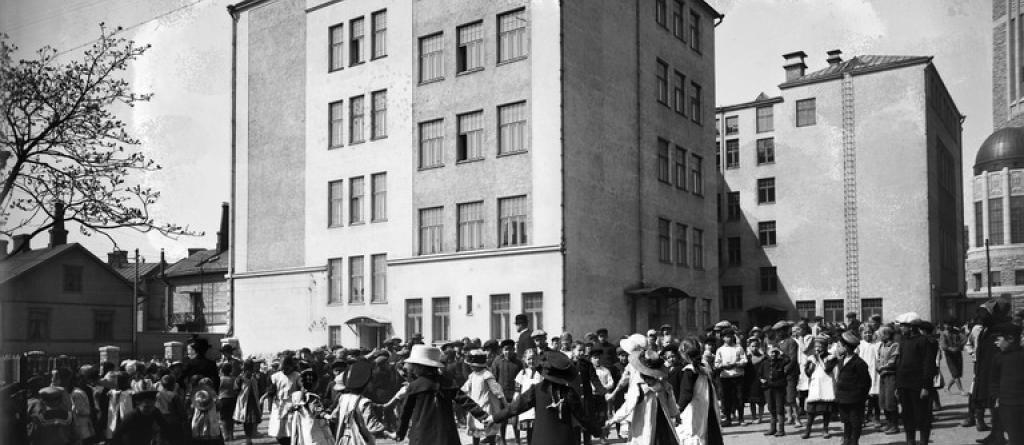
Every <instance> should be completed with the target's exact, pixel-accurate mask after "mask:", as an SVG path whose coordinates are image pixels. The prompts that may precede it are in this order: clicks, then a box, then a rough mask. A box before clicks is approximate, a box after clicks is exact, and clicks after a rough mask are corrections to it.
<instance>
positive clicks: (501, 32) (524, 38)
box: [494, 8, 530, 65]
mask: <svg viewBox="0 0 1024 445" xmlns="http://www.w3.org/2000/svg"><path fill="white" fill-rule="evenodd" d="M520 14H521V15H522V16H521V17H517V18H518V19H519V20H521V21H522V23H523V25H522V26H519V27H515V28H508V29H504V28H503V27H502V21H501V19H502V18H503V17H506V16H512V15H520ZM529 23H530V22H529V19H527V18H526V8H516V9H512V10H509V11H505V12H503V13H501V14H498V15H497V16H496V18H495V24H496V26H495V29H496V31H497V34H498V39H497V45H496V47H495V51H494V52H495V57H496V58H497V64H498V65H504V64H506V63H512V62H516V61H519V60H523V59H526V58H527V57H529V55H530V52H529V48H530V42H529V32H528V31H527V28H528V27H529ZM506 34H519V35H518V36H511V37H510V38H515V37H518V38H519V39H521V40H520V42H519V47H520V48H521V52H520V53H519V54H514V55H508V54H505V53H504V52H503V51H502V50H501V47H502V44H503V43H504V40H503V38H504V37H505V35H506Z"/></svg>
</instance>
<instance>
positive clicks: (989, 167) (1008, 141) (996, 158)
mask: <svg viewBox="0 0 1024 445" xmlns="http://www.w3.org/2000/svg"><path fill="white" fill-rule="evenodd" d="M1003 167H1008V168H1019V167H1024V128H1020V127H1006V128H1003V129H1000V130H996V131H995V132H994V133H992V134H991V135H989V137H988V138H986V139H985V142H983V143H982V144H981V148H979V149H978V155H977V157H975V158H974V174H976V175H977V174H981V172H985V171H998V170H1002V169H1003Z"/></svg>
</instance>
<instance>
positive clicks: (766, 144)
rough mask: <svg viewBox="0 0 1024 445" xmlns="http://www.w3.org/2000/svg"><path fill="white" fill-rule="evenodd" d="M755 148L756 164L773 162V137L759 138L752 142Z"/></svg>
mask: <svg viewBox="0 0 1024 445" xmlns="http://www.w3.org/2000/svg"><path fill="white" fill-rule="evenodd" d="M754 144H755V146H756V150H757V165H771V164H774V163H775V138H761V139H758V140H757V141H755V142H754Z"/></svg>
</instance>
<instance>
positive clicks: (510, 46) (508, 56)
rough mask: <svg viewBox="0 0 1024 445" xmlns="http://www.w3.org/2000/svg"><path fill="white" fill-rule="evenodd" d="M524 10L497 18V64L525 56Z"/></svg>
mask: <svg viewBox="0 0 1024 445" xmlns="http://www.w3.org/2000/svg"><path fill="white" fill-rule="evenodd" d="M526 23H527V22H526V10H523V9H520V10H518V11H512V12H509V13H505V14H502V15H499V16H498V63H501V62H507V61H509V60H513V59H517V58H520V57H525V56H526V54H527V53H526Z"/></svg>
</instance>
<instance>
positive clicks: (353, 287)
mask: <svg viewBox="0 0 1024 445" xmlns="http://www.w3.org/2000/svg"><path fill="white" fill-rule="evenodd" d="M356 265H358V266H359V268H358V273H357V270H356ZM357 291H358V292H357ZM348 304H366V259H365V257H364V256H363V255H352V256H350V257H348Z"/></svg>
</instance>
